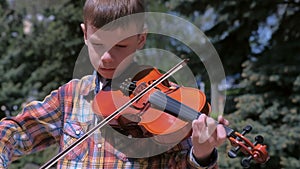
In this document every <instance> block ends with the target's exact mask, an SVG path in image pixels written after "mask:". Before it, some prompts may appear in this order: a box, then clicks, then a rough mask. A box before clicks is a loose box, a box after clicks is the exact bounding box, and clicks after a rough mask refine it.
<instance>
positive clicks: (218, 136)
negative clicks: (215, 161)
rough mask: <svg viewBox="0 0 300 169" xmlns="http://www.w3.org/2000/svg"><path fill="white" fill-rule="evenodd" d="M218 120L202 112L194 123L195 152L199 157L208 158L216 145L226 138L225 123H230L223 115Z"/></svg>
mask: <svg viewBox="0 0 300 169" xmlns="http://www.w3.org/2000/svg"><path fill="white" fill-rule="evenodd" d="M218 122H219V123H220V124H217V123H216V121H215V120H214V119H213V118H211V117H208V116H206V115H205V114H201V115H200V117H199V118H198V119H197V120H194V121H193V123H192V130H193V132H192V143H193V154H194V156H195V157H196V158H197V159H200V160H201V159H203V160H204V159H207V158H208V157H209V156H210V154H211V153H212V151H213V150H214V148H215V147H218V146H220V145H221V144H222V143H223V142H224V141H225V140H226V131H225V129H224V126H223V124H224V125H228V124H229V122H228V121H227V120H226V119H224V118H223V117H222V116H219V117H218Z"/></svg>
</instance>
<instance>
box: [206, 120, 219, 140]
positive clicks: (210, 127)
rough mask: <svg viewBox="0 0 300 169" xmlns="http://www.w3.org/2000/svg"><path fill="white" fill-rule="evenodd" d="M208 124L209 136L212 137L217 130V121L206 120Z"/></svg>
mask: <svg viewBox="0 0 300 169" xmlns="http://www.w3.org/2000/svg"><path fill="white" fill-rule="evenodd" d="M206 124H207V135H208V136H211V135H212V134H213V133H214V131H215V130H216V127H217V126H216V121H215V120H214V119H213V118H211V117H207V118H206Z"/></svg>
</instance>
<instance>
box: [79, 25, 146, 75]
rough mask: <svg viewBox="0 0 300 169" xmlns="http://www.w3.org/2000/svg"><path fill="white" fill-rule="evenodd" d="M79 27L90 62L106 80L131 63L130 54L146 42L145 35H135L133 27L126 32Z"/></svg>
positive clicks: (122, 30) (120, 29) (119, 29)
mask: <svg viewBox="0 0 300 169" xmlns="http://www.w3.org/2000/svg"><path fill="white" fill-rule="evenodd" d="M81 27H82V30H83V32H84V39H85V43H86V45H87V46H88V51H89V57H90V61H91V63H92V65H93V66H94V68H95V69H96V70H97V71H98V73H99V74H100V75H101V76H102V77H104V78H107V79H112V78H113V77H116V76H118V74H120V73H122V72H123V71H124V70H125V69H126V67H127V66H128V65H129V64H130V63H131V62H132V59H133V56H132V54H133V53H134V52H135V51H136V50H138V49H141V48H142V47H143V46H144V44H145V41H146V34H136V33H135V32H136V28H135V26H132V28H129V29H126V31H125V29H122V28H118V29H115V30H113V31H103V30H98V29H97V28H95V27H93V26H91V25H87V27H85V25H84V24H82V25H81ZM134 29H135V30H134ZM129 30H130V31H129ZM115 73H116V74H115Z"/></svg>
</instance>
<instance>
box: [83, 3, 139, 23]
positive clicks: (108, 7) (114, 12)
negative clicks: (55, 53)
mask: <svg viewBox="0 0 300 169" xmlns="http://www.w3.org/2000/svg"><path fill="white" fill-rule="evenodd" d="M144 12H145V8H144V1H143V0H86V2H85V5H84V8H83V17H84V18H83V19H84V24H85V26H86V27H87V26H88V25H92V26H94V27H95V28H101V27H103V26H104V25H106V24H108V23H111V22H113V21H115V20H117V19H119V18H121V17H124V16H129V15H132V14H137V13H144ZM130 19H131V21H134V22H135V23H142V25H141V24H138V25H139V26H142V27H143V25H144V24H143V23H144V22H143V15H137V17H136V15H134V17H133V18H130ZM120 24H121V26H126V25H128V24H129V20H128V17H126V19H125V20H124V21H123V20H122V21H121V23H119V22H118V24H117V25H114V24H112V25H113V27H111V26H110V29H113V28H116V27H119V26H120Z"/></svg>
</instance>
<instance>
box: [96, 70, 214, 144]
mask: <svg viewBox="0 0 300 169" xmlns="http://www.w3.org/2000/svg"><path fill="white" fill-rule="evenodd" d="M161 76H162V74H161V73H160V72H159V71H158V70H157V69H155V68H147V69H145V70H143V71H141V72H138V73H137V74H136V75H135V76H134V77H133V78H132V80H131V82H135V84H134V85H135V86H136V87H135V89H134V90H133V91H129V93H127V94H124V92H122V91H121V90H111V91H104V90H101V91H100V92H99V93H98V94H97V95H96V96H95V99H94V101H93V104H92V108H93V110H94V112H96V113H97V114H98V115H100V116H102V117H104V118H105V117H107V116H109V115H110V114H111V113H112V112H114V111H116V110H117V109H118V108H119V107H120V106H122V105H124V104H125V103H126V102H128V101H129V100H130V99H131V98H132V97H134V96H135V95H136V94H137V93H139V92H140V91H142V90H143V89H144V88H145V87H147V86H148V85H150V84H151V83H152V82H154V81H155V80H156V79H158V78H160V77H161ZM157 90H159V91H162V92H164V93H167V94H168V96H170V97H172V98H174V99H176V100H177V101H179V102H182V103H184V104H186V105H188V106H190V107H191V108H193V109H194V110H195V111H197V112H206V113H207V114H208V113H209V111H210V106H209V104H208V103H207V101H206V96H205V95H204V93H203V92H201V91H200V90H198V89H195V88H189V87H179V86H177V85H175V84H171V82H169V81H164V82H162V83H160V84H158V85H157V86H156V87H155V88H154V89H152V90H151V91H150V92H148V93H146V94H145V95H144V96H143V97H142V98H140V99H139V100H138V101H136V102H134V103H132V105H131V106H130V107H128V108H127V109H125V110H124V111H123V112H122V113H120V115H118V116H117V117H116V119H115V120H113V121H112V122H110V125H111V126H112V127H115V128H117V127H121V128H126V127H127V126H132V125H136V127H142V129H141V130H142V131H143V132H142V133H145V130H146V131H148V132H149V133H151V134H149V133H148V132H147V133H146V134H144V135H137V134H135V133H134V134H131V135H133V136H134V137H149V136H151V137H154V138H155V141H158V142H159V143H163V144H170V143H178V142H179V141H181V140H182V139H184V138H186V137H188V136H190V134H191V132H190V131H191V124H190V123H189V122H186V121H183V120H181V119H179V118H176V117H174V116H172V115H170V114H167V113H165V112H163V111H161V110H158V109H156V108H153V107H151V105H150V103H149V102H148V100H149V96H150V95H151V93H153V92H155V91H157Z"/></svg>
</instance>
